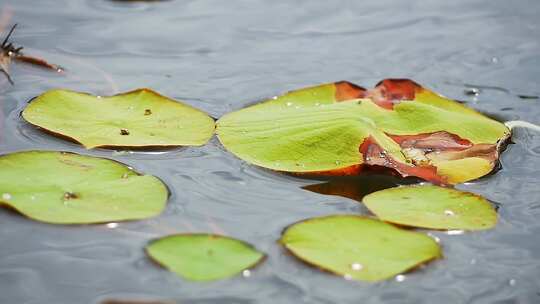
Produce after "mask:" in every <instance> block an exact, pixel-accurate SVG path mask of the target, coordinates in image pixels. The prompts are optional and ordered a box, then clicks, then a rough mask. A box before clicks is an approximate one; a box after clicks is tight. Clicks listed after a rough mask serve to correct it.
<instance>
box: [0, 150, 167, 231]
mask: <svg viewBox="0 0 540 304" xmlns="http://www.w3.org/2000/svg"><path fill="white" fill-rule="evenodd" d="M0 168H2V170H0V195H1V197H0V205H6V206H8V207H11V208H13V209H15V210H16V211H18V212H20V213H22V214H23V215H25V216H27V217H29V218H31V219H34V220H37V221H41V222H46V223H53V224H90V223H104V222H112V221H115V222H116V221H124V220H135V219H144V218H148V217H153V216H156V215H158V214H160V213H161V211H162V210H163V209H164V208H165V204H166V202H167V197H168V190H167V188H166V186H165V185H164V184H163V183H162V182H161V181H160V180H159V179H157V178H156V177H154V176H150V175H140V174H138V173H137V172H135V171H133V170H131V169H130V168H128V167H126V166H125V165H123V164H120V163H118V162H115V161H112V160H108V159H103V158H96V157H90V156H83V155H78V154H74V153H67V152H52V151H26V152H17V153H12V154H7V155H2V156H0Z"/></svg>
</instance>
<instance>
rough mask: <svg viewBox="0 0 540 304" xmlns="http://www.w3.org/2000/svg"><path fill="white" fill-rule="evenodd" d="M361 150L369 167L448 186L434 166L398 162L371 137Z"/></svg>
mask: <svg viewBox="0 0 540 304" xmlns="http://www.w3.org/2000/svg"><path fill="white" fill-rule="evenodd" d="M359 150H360V153H362V155H363V157H364V163H365V164H367V165H372V166H374V165H375V166H382V167H387V168H391V169H394V170H396V171H397V172H398V173H399V174H401V175H402V176H403V177H406V176H416V177H419V178H422V179H425V180H427V181H429V182H432V183H434V184H446V179H445V178H444V177H442V176H439V175H438V174H437V168H436V167H434V166H432V165H425V166H419V165H408V164H404V163H401V162H398V161H396V160H395V159H394V158H392V157H391V156H390V155H388V154H387V153H386V151H384V149H383V148H381V146H380V145H379V144H378V143H377V142H376V141H375V140H374V139H373V137H371V136H370V137H368V138H367V139H366V140H364V142H363V143H362V144H361V145H360V149H359Z"/></svg>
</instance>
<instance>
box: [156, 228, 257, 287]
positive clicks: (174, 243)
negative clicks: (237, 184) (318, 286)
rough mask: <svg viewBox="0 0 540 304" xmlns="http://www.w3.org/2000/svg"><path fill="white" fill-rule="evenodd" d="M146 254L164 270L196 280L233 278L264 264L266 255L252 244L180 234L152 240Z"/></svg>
mask: <svg viewBox="0 0 540 304" xmlns="http://www.w3.org/2000/svg"><path fill="white" fill-rule="evenodd" d="M146 252H147V254H148V255H149V256H150V257H151V258H152V259H153V260H155V261H156V262H157V263H159V264H160V265H162V266H163V267H165V268H167V269H169V270H171V271H172V272H174V273H176V274H178V275H179V276H181V277H184V278H186V279H188V280H193V281H212V280H219V279H224V278H228V277H231V276H234V275H236V274H238V273H240V272H242V271H244V270H247V269H249V268H251V267H254V266H255V265H256V264H258V263H259V262H261V261H262V260H263V259H264V257H265V255H264V254H263V253H261V252H259V251H257V250H256V249H255V248H253V247H252V246H251V245H249V244H247V243H244V242H242V241H239V240H235V239H232V238H228V237H224V236H219V235H211V234H178V235H171V236H167V237H164V238H161V239H158V240H155V241H152V242H151V243H150V244H149V245H148V246H147V247H146Z"/></svg>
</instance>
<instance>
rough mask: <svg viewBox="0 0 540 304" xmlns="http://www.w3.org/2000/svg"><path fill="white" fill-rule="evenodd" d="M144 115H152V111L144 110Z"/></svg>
mask: <svg viewBox="0 0 540 304" xmlns="http://www.w3.org/2000/svg"><path fill="white" fill-rule="evenodd" d="M144 115H146V116H148V115H152V110H150V109H146V110H144Z"/></svg>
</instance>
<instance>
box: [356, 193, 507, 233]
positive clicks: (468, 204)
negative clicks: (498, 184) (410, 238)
mask: <svg viewBox="0 0 540 304" xmlns="http://www.w3.org/2000/svg"><path fill="white" fill-rule="evenodd" d="M363 202H364V204H365V205H366V206H367V207H368V209H369V210H370V211H371V212H373V213H374V214H375V215H376V216H377V217H379V218H380V219H381V220H383V221H387V222H392V223H396V224H400V225H406V226H413V227H422V228H431V229H460V230H483V229H490V228H493V227H494V226H495V225H496V224H497V212H495V209H494V208H493V206H492V205H491V204H490V203H489V201H487V200H486V199H485V198H483V197H481V196H479V195H476V194H474V193H470V192H462V191H458V190H455V189H449V188H443V187H437V186H431V185H426V186H403V187H396V188H390V189H386V190H381V191H377V192H374V193H371V194H369V195H367V196H365V197H364V199H363Z"/></svg>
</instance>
